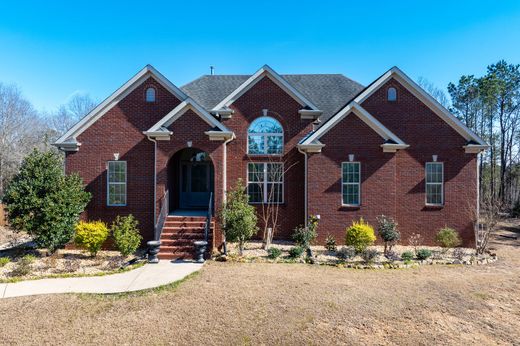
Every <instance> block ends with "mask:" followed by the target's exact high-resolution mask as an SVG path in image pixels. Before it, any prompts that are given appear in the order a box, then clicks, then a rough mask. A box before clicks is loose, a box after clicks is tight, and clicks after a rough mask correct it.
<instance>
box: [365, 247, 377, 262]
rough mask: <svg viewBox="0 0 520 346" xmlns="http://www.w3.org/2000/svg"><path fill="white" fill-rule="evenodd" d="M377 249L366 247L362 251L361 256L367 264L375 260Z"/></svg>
mask: <svg viewBox="0 0 520 346" xmlns="http://www.w3.org/2000/svg"><path fill="white" fill-rule="evenodd" d="M377 254H378V253H377V250H376V249H364V250H363V251H362V252H361V258H362V259H363V262H365V263H366V264H370V263H374V260H375V259H376V257H377Z"/></svg>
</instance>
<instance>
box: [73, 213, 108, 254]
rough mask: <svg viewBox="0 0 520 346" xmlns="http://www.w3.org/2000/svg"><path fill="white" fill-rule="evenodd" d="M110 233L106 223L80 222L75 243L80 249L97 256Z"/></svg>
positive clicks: (77, 226)
mask: <svg viewBox="0 0 520 346" xmlns="http://www.w3.org/2000/svg"><path fill="white" fill-rule="evenodd" d="M108 233H109V231H108V228H107V225H106V224H105V223H104V222H101V221H92V222H84V221H80V222H79V223H78V224H77V225H76V236H75V237H74V243H75V244H76V245H77V246H78V247H80V248H82V249H84V250H86V251H88V252H89V253H90V255H91V256H96V254H97V253H98V251H99V250H100V249H101V246H102V245H103V243H104V242H105V241H106V240H107V238H108Z"/></svg>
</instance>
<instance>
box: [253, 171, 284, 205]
mask: <svg viewBox="0 0 520 346" xmlns="http://www.w3.org/2000/svg"><path fill="white" fill-rule="evenodd" d="M247 194H248V195H249V202H250V203H266V204H267V203H283V163H271V162H269V163H267V162H261V163H257V162H255V163H249V164H248V165H247Z"/></svg>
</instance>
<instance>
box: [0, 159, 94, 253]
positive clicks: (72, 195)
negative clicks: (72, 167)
mask: <svg viewBox="0 0 520 346" xmlns="http://www.w3.org/2000/svg"><path fill="white" fill-rule="evenodd" d="M90 197H91V196H90V193H88V192H85V190H84V186H83V182H82V180H81V178H80V177H79V176H78V175H76V174H73V175H65V174H64V172H63V160H62V158H61V156H60V155H59V154H58V153H56V152H55V151H46V152H41V151H38V150H33V152H32V153H30V154H29V155H28V156H27V157H26V158H25V159H24V160H23V162H22V165H21V167H20V171H19V173H18V174H16V175H15V177H14V178H13V180H12V181H11V182H10V183H9V185H8V187H7V189H6V193H5V197H4V202H5V203H6V205H7V210H8V218H9V223H10V224H11V226H12V227H13V228H14V229H15V230H16V231H25V232H27V233H29V234H30V235H31V236H32V237H33V239H34V241H35V242H36V244H37V245H38V247H41V248H47V249H48V251H50V252H54V251H56V249H58V248H60V247H63V246H64V245H65V244H66V243H67V242H69V241H70V240H71V239H72V236H73V234H74V226H75V225H76V223H77V222H78V220H79V216H80V214H81V212H82V211H83V210H84V209H85V207H86V205H87V203H88V202H89V200H90Z"/></svg>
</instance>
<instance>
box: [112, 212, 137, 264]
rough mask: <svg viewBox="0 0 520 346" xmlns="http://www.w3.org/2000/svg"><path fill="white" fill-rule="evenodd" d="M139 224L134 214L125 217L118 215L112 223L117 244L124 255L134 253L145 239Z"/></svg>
mask: <svg viewBox="0 0 520 346" xmlns="http://www.w3.org/2000/svg"><path fill="white" fill-rule="evenodd" d="M138 225H139V222H138V221H137V220H136V219H135V218H134V216H133V215H132V214H130V215H128V216H123V217H121V216H119V215H118V216H117V217H116V219H115V221H114V222H113V223H112V227H111V231H112V235H113V237H114V243H115V246H116V248H117V250H118V251H119V252H120V253H121V255H122V256H124V257H126V256H128V255H130V254H133V253H134V252H135V251H136V250H137V249H138V248H139V245H140V244H141V241H142V240H143V237H141V234H140V233H139V229H138V228H137V226H138Z"/></svg>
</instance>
